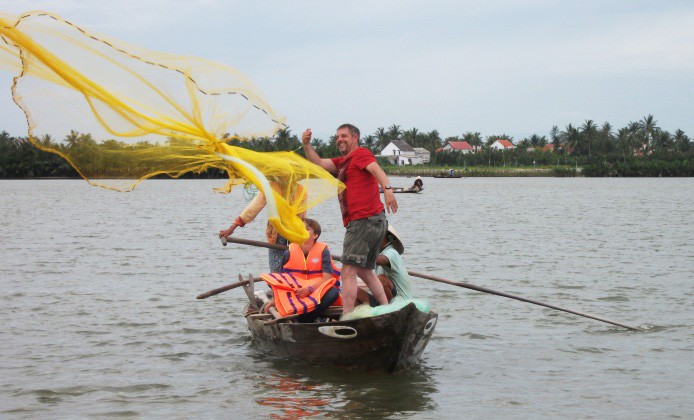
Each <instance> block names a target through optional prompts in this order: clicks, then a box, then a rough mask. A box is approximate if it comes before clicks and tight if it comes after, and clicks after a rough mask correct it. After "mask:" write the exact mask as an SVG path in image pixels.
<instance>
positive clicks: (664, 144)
mask: <svg viewBox="0 0 694 420" xmlns="http://www.w3.org/2000/svg"><path fill="white" fill-rule="evenodd" d="M674 144H675V140H674V139H673V137H672V134H670V133H669V132H667V131H662V130H659V131H656V133H655V136H654V137H653V149H654V150H659V151H668V150H670V149H672V146H674Z"/></svg>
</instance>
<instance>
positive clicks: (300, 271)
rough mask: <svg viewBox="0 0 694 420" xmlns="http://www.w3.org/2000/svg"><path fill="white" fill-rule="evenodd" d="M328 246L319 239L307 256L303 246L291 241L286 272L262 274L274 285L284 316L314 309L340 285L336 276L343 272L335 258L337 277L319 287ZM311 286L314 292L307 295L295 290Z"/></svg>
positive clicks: (277, 302) (276, 301)
mask: <svg viewBox="0 0 694 420" xmlns="http://www.w3.org/2000/svg"><path fill="white" fill-rule="evenodd" d="M326 246H327V245H326V244H324V243H321V242H316V243H315V244H314V245H313V248H311V250H310V251H309V253H308V255H307V256H306V257H304V252H303V251H302V250H301V246H299V245H297V244H294V243H291V244H289V261H287V263H286V264H285V265H284V266H283V269H282V271H283V272H282V273H269V274H262V275H261V276H260V278H262V279H263V280H265V282H266V283H267V284H269V285H270V287H272V292H273V295H274V298H275V306H276V307H277V312H279V314H280V315H282V316H283V317H284V316H288V315H294V314H305V313H308V312H311V311H312V310H314V309H316V306H318V304H319V303H320V301H321V299H322V298H323V295H325V293H326V292H327V291H328V290H330V288H331V287H333V286H335V285H337V286H338V287H339V282H338V281H337V279H338V278H339V275H340V272H339V270H337V267H335V263H334V262H332V258H331V263H332V267H333V275H334V276H335V277H333V278H332V279H330V280H329V281H327V282H325V283H323V284H322V285H320V286H318V284H319V283H321V282H322V281H323V250H324V249H325V247H326ZM309 286H311V287H313V288H314V290H313V293H311V294H309V295H308V296H306V297H304V298H299V297H298V296H297V295H296V290H298V289H300V288H302V287H309ZM338 300H339V299H338ZM340 303H341V300H340ZM333 305H335V303H333Z"/></svg>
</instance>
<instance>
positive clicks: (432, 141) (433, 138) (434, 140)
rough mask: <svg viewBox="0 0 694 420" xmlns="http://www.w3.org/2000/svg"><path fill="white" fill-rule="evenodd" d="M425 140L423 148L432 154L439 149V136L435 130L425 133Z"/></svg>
mask: <svg viewBox="0 0 694 420" xmlns="http://www.w3.org/2000/svg"><path fill="white" fill-rule="evenodd" d="M426 138H427V139H426V145H424V147H425V148H426V149H427V150H429V151H430V152H434V151H436V150H437V149H438V148H439V147H441V135H440V134H439V132H438V131H437V130H431V131H430V132H429V133H427V135H426Z"/></svg>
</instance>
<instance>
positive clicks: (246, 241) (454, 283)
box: [222, 236, 641, 331]
mask: <svg viewBox="0 0 694 420" xmlns="http://www.w3.org/2000/svg"><path fill="white" fill-rule="evenodd" d="M226 242H234V243H238V244H244V245H253V246H259V247H265V248H273V249H281V250H284V249H287V247H286V246H284V245H278V244H270V243H267V242H261V241H253V240H250V239H241V238H235V237H232V236H228V237H226V238H224V237H222V244H224V245H226ZM332 257H333V259H334V260H338V261H342V259H341V257H340V256H339V255H333V256H332ZM407 273H408V274H409V275H411V276H415V277H421V278H423V279H428V280H432V281H436V282H439V283H445V284H450V285H452V286H458V287H464V288H466V289H471V290H476V291H478V292H482V293H489V294H492V295H497V296H503V297H507V298H509V299H515V300H520V301H521V302H527V303H532V304H534V305H539V306H544V307H546V308H551V309H556V310H558V311H563V312H568V313H570V314H574V315H578V316H582V317H585V318H590V319H594V320H596V321H601V322H606V323H608V324H612V325H617V326H619V327H623V328H626V329H629V330H633V331H641V329H640V328H637V327H632V326H630V325H626V324H622V323H620V322H615V321H611V320H609V319H605V318H601V317H598V316H595V315H591V314H587V313H583V312H578V311H574V310H572V309H567V308H562V307H560V306H556V305H551V304H549V303H544V302H539V301H537V300H532V299H527V298H524V297H521V296H515V295H512V294H509V293H504V292H499V291H496V290H492V289H488V288H486V287H482V286H475V285H474V284H469V283H463V282H460V281H453V280H448V279H444V278H442V277H437V276H432V275H429V274H424V273H419V272H417V271H409V270H408V271H407ZM237 287H238V286H237Z"/></svg>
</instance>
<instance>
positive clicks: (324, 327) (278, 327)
mask: <svg viewBox="0 0 694 420" xmlns="http://www.w3.org/2000/svg"><path fill="white" fill-rule="evenodd" d="M250 286H251V290H247V291H246V293H247V294H248V295H249V297H250V296H254V297H256V299H257V295H253V294H252V293H249V292H252V285H250ZM244 288H246V287H244ZM258 303H260V302H259V301H258V300H256V302H255V304H256V305H257V304H258ZM246 309H247V311H246V313H248V312H249V311H248V307H247V308H246ZM336 309H337V310H335V309H333V308H331V309H330V310H329V311H328V312H326V313H325V315H326V316H327V317H328V320H327V321H328V322H315V323H305V324H301V323H298V322H296V321H295V320H293V319H292V318H291V317H286V318H276V316H273V315H271V314H263V313H255V314H249V315H247V316H246V320H247V322H248V328H249V329H250V331H251V333H252V334H253V338H254V341H256V342H257V343H258V344H259V345H260V347H262V348H263V349H264V350H267V351H270V352H272V353H274V354H277V355H279V356H287V357H290V358H296V359H299V360H302V361H308V362H310V363H316V364H332V365H337V366H343V367H360V368H366V369H378V370H385V371H387V372H399V371H403V370H407V369H409V368H410V367H412V366H414V365H415V364H416V363H417V362H418V361H419V359H420V358H421V356H422V353H423V352H424V348H425V347H426V345H427V343H428V342H429V339H430V338H431V336H432V334H433V332H434V328H435V327H436V322H437V320H438V314H437V313H436V312H434V311H429V313H424V312H422V311H420V310H419V309H417V307H416V306H415V304H414V303H409V304H408V305H406V306H404V307H403V308H401V309H400V310H398V311H395V312H391V313H387V314H383V315H379V316H374V317H370V318H361V319H355V320H350V321H337V318H338V317H339V315H340V313H341V312H342V311H341V308H336Z"/></svg>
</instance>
